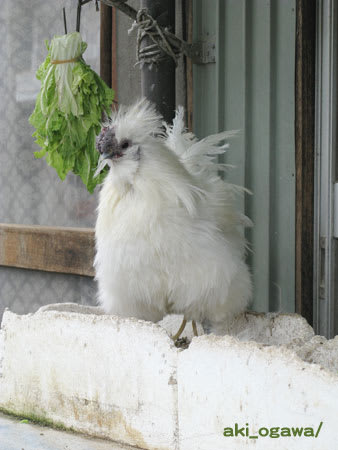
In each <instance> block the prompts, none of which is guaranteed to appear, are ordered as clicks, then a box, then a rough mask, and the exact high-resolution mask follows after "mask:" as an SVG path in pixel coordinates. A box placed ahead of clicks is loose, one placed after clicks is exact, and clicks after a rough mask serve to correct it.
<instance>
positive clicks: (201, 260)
mask: <svg viewBox="0 0 338 450" xmlns="http://www.w3.org/2000/svg"><path fill="white" fill-rule="evenodd" d="M161 125H162V124H161V117H160V116H159V115H158V114H157V113H156V111H155V109H154V107H153V106H152V105H151V104H150V103H149V102H148V101H146V100H141V101H140V102H138V103H136V104H135V105H134V106H132V107H131V108H121V109H120V110H119V112H118V113H116V114H115V115H114V117H113V118H112V120H111V122H110V123H109V124H108V126H109V127H110V128H111V129H112V130H113V131H114V133H115V137H116V140H117V142H121V141H123V140H126V139H128V142H129V143H130V145H129V146H128V148H127V149H126V150H125V151H124V152H123V156H122V157H119V158H118V159H117V160H113V159H111V160H109V165H110V166H111V168H110V171H109V174H108V175H107V177H106V179H105V181H104V185H103V187H102V190H101V192H100V201H99V207H98V218H97V223H96V250H97V252H96V258H95V268H96V277H97V280H98V287H99V294H98V295H99V302H100V304H101V305H102V307H103V308H104V309H105V311H106V312H108V313H111V314H117V315H122V316H134V317H138V318H140V319H145V320H152V321H158V320H160V319H162V317H163V316H164V315H166V314H168V313H171V312H172V313H182V314H184V315H185V317H186V318H187V319H188V320H190V319H194V320H197V321H208V322H210V323H211V324H213V325H217V323H221V322H223V321H224V320H225V319H227V318H228V317H229V315H232V314H236V313H239V312H241V311H243V310H244V309H245V307H246V306H247V303H248V300H249V298H250V295H251V281H250V275H249V273H248V269H247V267H246V265H245V263H244V260H243V258H244V250H245V241H244V238H243V237H242V233H241V227H242V226H243V224H245V223H247V222H248V220H247V219H246V218H245V217H244V216H243V215H241V214H239V213H237V212H236V211H235V210H234V208H233V206H232V204H233V197H234V194H235V193H236V191H237V189H236V188H235V187H234V186H232V185H229V184H227V183H225V182H224V181H223V180H222V179H221V178H220V177H219V175H218V170H220V169H222V167H220V165H218V164H217V163H216V161H215V157H217V155H218V154H220V153H223V152H224V151H225V148H226V146H225V145H223V146H221V147H220V146H219V145H218V144H219V143H220V142H222V141H223V142H224V140H225V139H226V138H228V137H230V136H229V134H227V133H220V134H218V135H214V136H210V137H208V138H206V139H204V140H201V141H198V140H197V139H196V138H195V137H194V136H193V135H192V134H190V133H186V132H185V130H184V124H183V109H179V110H178V113H177V115H176V118H175V121H174V123H173V126H172V127H170V126H168V125H166V133H165V134H163V130H162V129H161Z"/></svg>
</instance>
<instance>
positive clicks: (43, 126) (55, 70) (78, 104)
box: [29, 32, 114, 192]
mask: <svg viewBox="0 0 338 450" xmlns="http://www.w3.org/2000/svg"><path fill="white" fill-rule="evenodd" d="M46 46H47V50H48V55H47V57H46V60H45V61H44V62H43V64H42V65H41V66H40V67H39V69H38V71H37V73H36V76H37V78H38V79H39V80H41V90H40V93H39V94H38V97H37V100H36V105H35V109H34V111H33V113H32V115H31V116H30V118H29V121H30V123H31V124H32V125H33V126H34V127H35V129H36V131H35V132H34V134H33V136H35V137H36V143H37V144H38V145H39V146H40V147H41V150H40V151H38V152H35V153H34V155H35V156H36V157H37V158H42V157H45V158H46V161H47V163H48V164H49V165H50V166H52V167H54V169H55V170H56V171H57V173H58V175H59V177H60V178H61V180H64V179H65V177H66V175H67V173H68V172H69V171H72V172H73V173H75V174H76V175H80V177H81V179H82V181H83V183H84V184H85V185H86V187H87V189H88V191H89V192H93V190H94V188H95V186H96V185H97V184H98V183H101V182H102V179H103V177H104V176H105V173H102V174H101V175H99V176H98V177H97V178H95V177H94V173H95V169H96V166H97V163H98V158H99V154H98V152H97V151H96V149H95V139H96V136H97V135H98V134H99V132H100V129H101V125H100V124H101V120H102V114H103V113H106V114H107V115H108V116H109V115H110V112H111V105H112V102H113V98H114V92H113V91H112V89H110V88H109V87H108V86H107V85H106V84H105V83H104V81H103V80H102V79H101V78H100V77H99V76H98V75H97V74H96V73H95V72H94V71H93V70H92V69H91V68H90V66H88V65H87V64H86V63H85V62H84V60H83V58H82V54H83V53H84V51H85V50H86V48H87V44H86V43H85V42H83V41H82V39H81V35H80V33H78V32H75V33H71V34H66V35H64V36H55V37H54V39H52V41H51V43H50V45H48V43H46Z"/></svg>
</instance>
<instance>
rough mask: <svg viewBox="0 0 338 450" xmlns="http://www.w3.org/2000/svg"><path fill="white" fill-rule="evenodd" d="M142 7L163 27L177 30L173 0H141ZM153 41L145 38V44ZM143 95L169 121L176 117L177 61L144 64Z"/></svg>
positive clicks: (168, 60)
mask: <svg viewBox="0 0 338 450" xmlns="http://www.w3.org/2000/svg"><path fill="white" fill-rule="evenodd" d="M141 8H146V9H147V10H148V13H149V14H150V15H151V16H152V17H153V18H154V19H155V20H157V22H158V24H159V25H161V26H163V27H169V28H170V30H171V31H172V32H175V29H174V28H175V2H174V1H173V0H141ZM149 44H151V42H150V41H149V40H148V38H146V39H144V45H149ZM141 89H142V95H143V96H145V97H147V98H148V99H149V100H150V101H151V102H153V103H155V104H156V106H157V109H158V111H159V112H160V113H161V114H162V115H163V118H164V120H165V121H167V122H171V121H172V119H173V118H174V111H175V63H174V61H173V60H172V59H171V58H170V57H168V58H166V59H165V60H163V61H159V62H158V63H157V64H152V65H151V64H144V65H143V67H142V69H141Z"/></svg>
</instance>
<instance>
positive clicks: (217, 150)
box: [164, 106, 241, 175]
mask: <svg viewBox="0 0 338 450" xmlns="http://www.w3.org/2000/svg"><path fill="white" fill-rule="evenodd" d="M164 127H165V130H166V132H165V136H164V139H165V143H166V145H167V146H168V147H169V148H170V150H171V151H173V152H174V153H176V155H177V156H178V157H179V158H180V160H181V162H182V163H183V164H184V166H185V167H186V169H187V170H188V171H189V172H190V173H193V174H195V175H202V174H203V173H206V172H208V173H210V171H211V172H212V173H214V174H215V173H218V172H219V171H223V172H224V171H226V170H228V169H230V168H233V166H232V165H230V164H224V163H222V162H220V161H219V158H218V156H219V155H222V154H224V153H225V152H226V151H227V149H228V148H229V143H228V141H229V140H230V139H232V138H234V137H236V136H238V135H239V134H240V132H241V131H240V130H231V131H222V132H221V133H216V134H212V135H210V136H207V137H206V138H204V139H201V140H198V139H197V138H196V136H195V135H194V134H193V133H190V132H188V131H187V130H186V128H185V125H184V108H183V107H182V106H179V107H178V109H177V111H176V115H175V118H174V120H173V124H172V125H168V124H166V123H164Z"/></svg>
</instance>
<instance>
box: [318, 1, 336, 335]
mask: <svg viewBox="0 0 338 450" xmlns="http://www.w3.org/2000/svg"><path fill="white" fill-rule="evenodd" d="M317 12H318V17H317V52H316V53H317V64H316V65H317V67H316V80H317V92H316V158H315V174H316V178H315V233H314V237H315V246H314V247H315V268H314V274H315V277H314V319H315V320H314V328H315V331H316V333H317V334H321V335H324V336H326V337H327V338H332V337H333V336H334V335H335V334H336V333H337V327H338V325H337V322H338V311H337V266H338V263H337V241H336V240H335V238H334V183H335V181H336V179H337V169H336V164H337V156H336V152H337V105H336V98H337V79H338V71H337V24H338V8H337V3H336V1H335V0H317Z"/></svg>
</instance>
